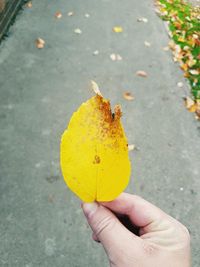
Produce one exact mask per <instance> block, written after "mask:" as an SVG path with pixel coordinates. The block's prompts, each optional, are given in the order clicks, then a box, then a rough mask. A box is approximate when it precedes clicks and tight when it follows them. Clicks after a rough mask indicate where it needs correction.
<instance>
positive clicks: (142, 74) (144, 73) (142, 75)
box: [136, 70, 148, 77]
mask: <svg viewBox="0 0 200 267" xmlns="http://www.w3.org/2000/svg"><path fill="white" fill-rule="evenodd" d="M136 75H137V76H140V77H147V76H148V75H147V73H146V72H145V71H143V70H138V71H137V72H136Z"/></svg>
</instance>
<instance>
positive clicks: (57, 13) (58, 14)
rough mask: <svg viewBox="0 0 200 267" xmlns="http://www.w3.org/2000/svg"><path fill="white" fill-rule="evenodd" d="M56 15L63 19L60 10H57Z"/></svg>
mask: <svg viewBox="0 0 200 267" xmlns="http://www.w3.org/2000/svg"><path fill="white" fill-rule="evenodd" d="M55 17H56V18H57V19H61V18H62V13H61V12H59V11H58V12H56V14H55Z"/></svg>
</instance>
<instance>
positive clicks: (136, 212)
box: [100, 193, 166, 227]
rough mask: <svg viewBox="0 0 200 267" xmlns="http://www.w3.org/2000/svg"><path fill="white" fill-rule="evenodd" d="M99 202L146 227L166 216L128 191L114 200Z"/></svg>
mask: <svg viewBox="0 0 200 267" xmlns="http://www.w3.org/2000/svg"><path fill="white" fill-rule="evenodd" d="M100 204H101V205H103V206H104V207H107V208H108V209H110V210H111V211H114V212H116V213H119V214H123V215H127V216H128V217H129V219H130V220H131V222H132V223H133V224H134V225H135V226H138V227H146V226H148V225H149V224H151V223H153V222H154V221H157V220H160V219H161V218H162V217H164V216H166V214H165V213H164V212H163V211H162V210H160V209H159V208H157V207H156V206H154V205H153V204H151V203H149V202H148V201H146V200H144V199H143V198H141V197H139V196H136V195H131V194H128V193H122V194H121V195H120V196H119V197H118V198H116V199H115V200H113V201H110V202H101V203H100Z"/></svg>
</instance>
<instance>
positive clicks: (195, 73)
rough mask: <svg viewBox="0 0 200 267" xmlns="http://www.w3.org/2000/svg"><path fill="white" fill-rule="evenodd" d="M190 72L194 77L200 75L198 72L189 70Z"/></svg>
mask: <svg viewBox="0 0 200 267" xmlns="http://www.w3.org/2000/svg"><path fill="white" fill-rule="evenodd" d="M189 72H190V73H191V74H192V75H199V74H200V73H199V71H198V70H189Z"/></svg>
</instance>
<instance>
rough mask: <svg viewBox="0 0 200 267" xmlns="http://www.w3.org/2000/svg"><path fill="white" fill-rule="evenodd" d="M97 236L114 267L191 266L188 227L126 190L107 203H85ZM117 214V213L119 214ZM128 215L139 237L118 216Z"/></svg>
mask: <svg viewBox="0 0 200 267" xmlns="http://www.w3.org/2000/svg"><path fill="white" fill-rule="evenodd" d="M82 208H83V211H84V214H85V216H86V218H87V220H88V223H89V225H90V226H91V228H92V231H93V239H94V240H95V241H100V242H101V244H102V245H103V247H104V249H105V251H106V253H107V256H108V258H109V261H110V266H112V267H189V266H190V235H189V232H188V230H187V229H186V227H185V226H183V225H182V224H181V223H180V222H178V221H176V220H175V219H174V218H172V217H170V216H169V215H167V214H166V213H164V212H163V211H162V210H160V209H159V208H157V207H155V206H154V205H152V204H151V203H149V202H147V201H146V200H144V199H142V198H140V197H138V196H135V195H130V194H126V193H123V194H121V195H120V196H119V197H118V198H117V199H115V200H113V201H111V202H105V203H96V202H93V203H83V204H82ZM116 214H117V215H116ZM118 215H126V216H128V218H129V219H130V221H131V223H132V224H133V226H135V227H138V232H139V236H138V235H135V234H134V233H133V232H131V231H130V230H128V229H127V228H126V227H125V226H124V225H123V224H122V223H121V222H120V220H119V219H118V217H117V216H118Z"/></svg>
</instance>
